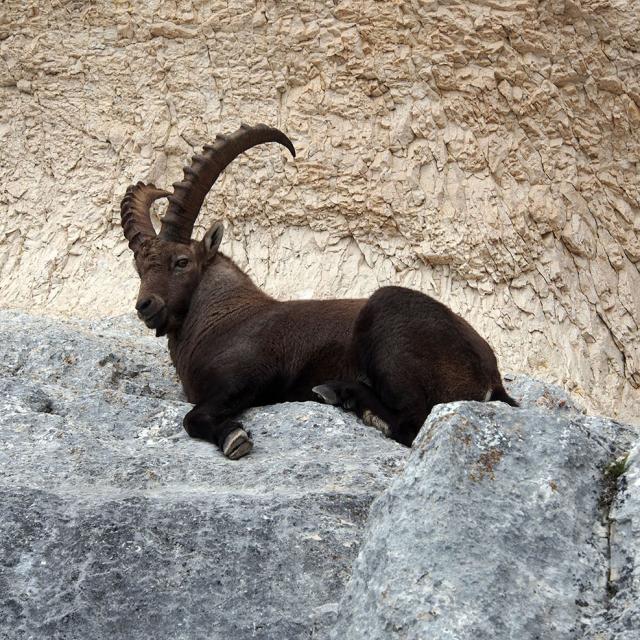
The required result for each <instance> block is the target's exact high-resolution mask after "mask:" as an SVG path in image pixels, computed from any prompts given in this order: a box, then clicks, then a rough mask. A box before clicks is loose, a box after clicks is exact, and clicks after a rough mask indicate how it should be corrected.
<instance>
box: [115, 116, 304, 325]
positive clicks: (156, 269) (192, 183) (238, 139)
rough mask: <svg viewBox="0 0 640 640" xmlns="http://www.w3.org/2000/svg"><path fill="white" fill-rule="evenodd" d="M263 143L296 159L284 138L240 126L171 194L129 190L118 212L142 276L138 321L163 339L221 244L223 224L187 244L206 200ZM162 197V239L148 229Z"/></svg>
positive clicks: (195, 163) (148, 188) (208, 150)
mask: <svg viewBox="0 0 640 640" xmlns="http://www.w3.org/2000/svg"><path fill="white" fill-rule="evenodd" d="M264 142H279V143H280V144H282V145H284V146H285V147H287V149H289V151H291V153H292V155H293V156H294V157H295V155H296V152H295V149H294V147H293V144H292V143H291V141H290V140H289V138H287V136H286V135H285V134H284V133H282V132H281V131H279V130H278V129H274V128H272V127H267V126H265V125H257V126H255V127H249V126H247V125H242V126H241V127H240V129H238V130H237V131H236V132H235V133H232V134H231V135H229V136H217V137H216V141H215V142H214V144H212V145H205V147H204V151H203V153H202V155H197V156H194V158H193V160H192V163H191V166H189V167H185V168H184V179H183V180H182V182H176V183H175V184H174V185H173V193H170V192H168V191H163V190H162V189H157V188H156V187H155V186H154V185H152V184H144V183H142V182H138V184H136V185H134V186H130V187H129V188H128V189H127V192H126V194H125V197H124V199H123V200H122V204H121V206H120V213H121V222H122V228H123V230H124V235H125V237H126V239H127V240H128V241H129V248H130V249H131V250H132V251H133V254H134V258H135V264H136V270H137V271H138V275H139V276H140V281H141V282H140V291H139V293H138V300H137V302H136V310H137V312H138V316H139V317H140V319H141V320H143V321H144V323H145V324H146V325H147V327H149V328H150V329H155V330H156V335H158V336H161V335H164V334H166V333H167V332H171V331H176V330H177V329H178V328H179V327H180V325H181V324H182V321H183V319H184V317H185V316H186V314H187V311H188V310H189V305H190V302H191V297H192V296H193V293H194V291H195V290H196V288H197V287H198V284H199V283H200V279H201V278H202V274H203V273H204V271H205V269H206V267H207V265H209V264H210V263H211V261H212V260H213V259H214V258H215V255H216V253H217V251H218V247H219V246H220V242H221V240H222V234H223V227H222V224H220V223H216V224H214V225H213V226H212V227H211V228H210V229H209V230H208V231H207V233H206V234H205V236H204V238H203V239H202V240H201V241H195V240H192V239H191V234H192V231H193V226H194V224H195V221H196V218H197V217H198V214H199V213H200V208H201V207H202V203H203V202H204V199H205V197H206V195H207V193H208V192H209V190H210V189H211V187H212V186H213V184H214V183H215V181H216V179H217V178H218V176H219V175H220V174H221V173H222V171H223V170H224V168H225V167H226V166H227V165H228V164H229V163H230V162H232V161H233V160H234V158H236V157H237V156H239V155H240V154H241V153H243V152H245V151H247V149H250V148H251V147H254V146H256V145H258V144H262V143H264ZM163 197H166V198H168V200H169V206H168V208H167V212H166V214H165V215H164V217H163V219H162V226H161V228H160V233H159V234H156V232H155V230H154V228H153V225H152V223H151V217H150V209H151V205H152V203H153V202H154V200H157V199H158V198H163Z"/></svg>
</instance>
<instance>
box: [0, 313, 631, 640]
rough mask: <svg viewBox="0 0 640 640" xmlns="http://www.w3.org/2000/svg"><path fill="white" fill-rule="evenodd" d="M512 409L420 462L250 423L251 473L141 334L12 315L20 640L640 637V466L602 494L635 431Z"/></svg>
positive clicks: (441, 417)
mask: <svg viewBox="0 0 640 640" xmlns="http://www.w3.org/2000/svg"><path fill="white" fill-rule="evenodd" d="M507 387H508V389H509V392H510V393H511V394H512V395H513V396H514V397H516V398H517V399H518V400H519V401H520V402H521V403H522V405H523V408H521V409H513V408H510V407H507V406H506V405H503V404H501V403H491V404H478V403H453V404H450V405H442V406H440V407H437V408H436V410H435V411H434V413H433V414H432V416H431V417H430V419H429V420H428V422H427V424H426V426H425V427H424V429H423V431H422V432H421V434H420V436H419V438H418V440H417V442H416V446H415V448H414V450H413V451H411V452H410V453H409V451H408V450H407V449H405V448H404V447H401V446H400V445H398V444H396V443H395V442H393V441H391V440H388V439H386V438H384V437H383V436H382V435H381V434H380V433H379V432H378V431H376V430H375V429H371V428H367V427H365V426H363V425H362V424H361V423H360V422H359V421H357V420H356V419H354V418H353V417H352V416H350V415H348V414H345V413H343V412H341V411H339V410H336V409H334V408H333V407H327V406H323V405H319V404H314V403H290V404H284V405H277V406H273V407H263V408H257V409H252V410H251V411H248V412H247V413H246V414H245V416H244V418H243V419H244V421H245V423H246V425H247V427H248V428H249V429H250V430H251V431H252V432H253V435H254V439H255V448H254V450H253V452H252V453H251V455H249V456H247V457H246V458H243V459H242V460H240V461H238V462H231V461H229V460H227V459H225V458H224V457H223V456H222V455H221V454H220V453H219V452H218V451H217V449H216V448H215V447H213V446H212V445H209V444H207V443H203V442H199V441H195V440H192V439H190V438H188V437H187V436H186V434H185V433H184V431H183V429H182V426H181V425H182V417H183V416H184V414H185V413H186V412H187V411H188V410H189V408H190V405H188V404H187V403H185V402H184V398H183V395H182V392H181V390H180V385H179V382H178V380H177V379H176V376H175V373H174V370H173V368H172V366H171V364H170V362H169V358H168V355H167V352H166V344H165V342H164V340H158V339H157V338H154V337H152V336H151V335H149V333H147V332H146V330H145V329H144V328H143V327H142V325H141V324H140V323H139V322H137V321H136V320H135V319H133V318H131V317H130V316H123V317H121V318H116V319H107V320H102V321H97V322H81V321H74V322H65V323H62V322H57V321H54V320H49V319H44V318H33V317H29V316H26V315H23V314H18V313H13V312H0V548H1V549H2V556H1V559H0V639H1V640H14V639H23V640H27V639H37V640H39V639H40V638H43V639H44V638H46V639H60V640H62V639H64V640H75V639H80V638H81V639H82V640H84V639H85V638H115V639H120V638H122V639H124V638H127V639H132V640H135V639H136V638H145V639H146V638H154V639H156V638H157V639H164V638H166V639H169V638H170V639H172V640H173V639H178V640H179V639H185V640H186V639H189V640H192V639H199V638H203V639H204V638H208V639H212V638H233V639H234V640H236V639H238V640H242V639H244V638H264V639H273V638H283V639H286V640H295V639H297V638H315V639H318V638H320V639H322V638H328V637H329V636H330V635H332V637H334V638H340V639H341V640H342V639H343V638H344V639H346V640H350V639H353V640H361V639H363V638H367V639H369V638H372V639H373V638H406V639H411V638H427V637H428V638H429V639H430V640H438V639H439V638H451V639H453V638H456V640H457V639H460V640H463V639H465V638H474V639H476V638H477V639H482V638H497V639H500V638H505V639H506V638H518V640H528V639H529V638H531V639H533V638H544V639H545V640H547V639H555V638H562V639H563V640H564V639H565V638H569V639H570V638H582V637H585V638H590V639H591V640H632V639H634V638H637V637H638V626H639V623H638V618H639V612H638V606H637V604H636V603H637V601H638V593H639V584H638V582H639V578H638V576H639V574H638V570H637V568H636V567H637V566H640V565H638V562H639V558H638V548H640V526H639V522H640V520H639V519H638V516H637V514H638V513H639V507H640V504H639V503H640V497H639V495H638V490H639V488H640V480H639V475H638V474H639V471H638V457H639V455H640V454H639V453H638V450H637V448H636V449H635V450H634V452H633V453H632V454H631V455H630V456H629V468H628V470H627V472H626V473H625V474H623V475H622V476H620V477H617V478H614V477H613V476H611V475H609V476H607V474H605V473H604V471H605V470H606V469H607V468H611V467H610V463H611V461H612V460H614V459H615V458H616V456H618V455H619V454H620V453H621V452H624V451H627V450H629V449H630V447H631V442H632V441H633V440H634V439H636V438H637V435H636V433H635V431H634V430H633V429H631V428H629V427H625V426H624V425H621V424H619V423H617V422H614V421H610V420H605V419H601V418H594V417H587V416H585V415H583V414H582V413H581V409H580V407H579V406H578V405H576V404H575V403H574V402H573V400H572V399H571V398H570V397H569V396H567V394H566V393H564V392H563V391H562V390H561V389H559V388H557V387H554V386H552V385H547V384H545V383H541V382H539V381H535V380H530V379H528V378H525V377H522V376H514V377H508V378H507ZM407 459H408V463H407ZM405 464H406V465H407V466H406V468H405ZM403 469H404V470H403ZM616 483H617V484H616ZM385 491H386V493H384V492H385ZM378 496H380V497H379V499H378V500H377V502H375V503H374V504H375V506H374V508H373V509H372V511H371V517H370V519H369V521H368V524H367V525H366V527H365V524H366V521H367V517H368V515H369V509H370V505H371V502H372V501H373V500H374V498H376V497H378ZM361 545H362V546H361ZM359 550H360V554H359V555H358V552H359ZM356 556H357V560H356ZM354 560H355V564H354ZM352 571H353V578H352V580H351V582H350V583H349V585H348V587H347V588H346V592H345V587H346V585H347V583H348V581H349V578H350V576H351V575H352Z"/></svg>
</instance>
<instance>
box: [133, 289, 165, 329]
mask: <svg viewBox="0 0 640 640" xmlns="http://www.w3.org/2000/svg"><path fill="white" fill-rule="evenodd" d="M136 311H137V312H138V317H139V318H140V320H142V321H143V322H144V323H145V324H146V325H147V327H149V329H158V328H159V327H161V326H162V325H164V323H165V321H166V319H167V317H166V316H167V305H166V304H165V302H164V300H163V299H162V298H161V297H160V296H157V295H155V294H152V295H150V296H145V297H144V298H139V299H138V302H137V303H136Z"/></svg>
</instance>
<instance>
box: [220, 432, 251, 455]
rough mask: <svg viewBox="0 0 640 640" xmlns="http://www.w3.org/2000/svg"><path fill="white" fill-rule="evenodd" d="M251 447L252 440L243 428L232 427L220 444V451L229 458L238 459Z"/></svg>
mask: <svg viewBox="0 0 640 640" xmlns="http://www.w3.org/2000/svg"><path fill="white" fill-rule="evenodd" d="M251 449H253V440H251V438H250V437H249V434H248V433H247V432H246V431H245V430H244V429H234V430H233V431H232V432H231V433H230V434H229V435H228V436H227V437H226V438H225V439H224V444H223V445H222V453H224V455H225V456H227V458H229V460H238V459H239V458H242V456H246V455H247V453H249V451H251Z"/></svg>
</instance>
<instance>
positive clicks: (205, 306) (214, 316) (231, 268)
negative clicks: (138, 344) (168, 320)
mask: <svg viewBox="0 0 640 640" xmlns="http://www.w3.org/2000/svg"><path fill="white" fill-rule="evenodd" d="M269 302H273V298H271V297H270V296H268V295H267V294H266V293H264V291H262V290H261V289H259V288H258V287H257V286H256V285H255V284H254V283H253V282H252V280H251V278H250V277H249V276H248V275H247V274H246V273H244V272H243V271H242V270H241V269H240V268H239V267H238V266H237V265H236V264H235V263H234V262H233V260H231V259H230V258H227V256H225V255H223V254H221V253H218V254H217V255H216V257H215V258H214V259H213V261H212V262H211V263H210V264H209V265H208V266H207V267H206V269H205V271H204V273H203V274H202V279H201V280H200V284H199V285H198V287H197V289H196V290H195V292H194V294H193V297H192V299H191V304H190V306H189V312H188V313H187V316H186V317H185V319H184V322H183V323H182V325H181V327H180V328H179V329H178V330H176V331H174V332H172V333H170V334H169V348H170V350H171V351H173V349H174V348H175V347H176V346H177V345H178V343H180V342H181V341H182V340H184V339H186V338H187V336H190V338H189V340H190V341H191V339H192V338H193V337H194V333H199V332H200V331H201V330H202V329H204V328H206V331H207V332H210V331H212V330H215V327H216V325H219V324H222V323H224V322H225V321H227V320H229V319H231V318H232V317H233V316H234V315H237V314H239V313H243V312H244V311H245V310H246V309H248V308H254V307H256V306H260V304H261V303H263V304H269Z"/></svg>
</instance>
